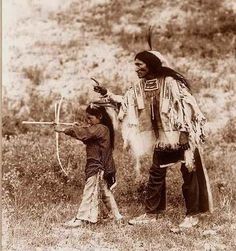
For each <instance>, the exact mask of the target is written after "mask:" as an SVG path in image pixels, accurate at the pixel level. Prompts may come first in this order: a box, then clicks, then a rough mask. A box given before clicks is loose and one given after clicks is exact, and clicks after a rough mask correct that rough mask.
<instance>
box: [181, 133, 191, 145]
mask: <svg viewBox="0 0 236 251" xmlns="http://www.w3.org/2000/svg"><path fill="white" fill-rule="evenodd" d="M188 136H189V133H188V132H180V135H179V144H180V145H185V144H187V143H188Z"/></svg>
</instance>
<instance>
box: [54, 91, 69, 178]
mask: <svg viewBox="0 0 236 251" xmlns="http://www.w3.org/2000/svg"><path fill="white" fill-rule="evenodd" d="M62 102H63V96H61V99H60V101H59V103H58V104H57V103H55V122H56V124H57V125H58V124H59V123H60V110H61V105H62ZM56 155H57V160H58V163H59V165H60V167H61V170H62V171H63V172H64V174H65V175H66V176H67V175H68V174H67V172H66V171H65V169H64V168H63V166H62V163H61V159H60V154H59V133H58V132H56Z"/></svg>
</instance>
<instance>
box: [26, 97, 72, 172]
mask: <svg viewBox="0 0 236 251" xmlns="http://www.w3.org/2000/svg"><path fill="white" fill-rule="evenodd" d="M62 102H63V96H61V99H60V101H59V102H56V103H55V121H22V124H34V125H55V124H56V125H65V126H70V125H74V123H65V122H62V123H60V110H61V106H62ZM56 156H57V160H58V163H59V165H60V167H61V170H62V171H63V173H64V174H65V175H66V176H67V175H68V174H67V172H66V171H65V169H64V168H63V165H62V162H61V159H60V154H59V133H58V132H56Z"/></svg>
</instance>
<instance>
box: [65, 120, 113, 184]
mask: <svg viewBox="0 0 236 251" xmlns="http://www.w3.org/2000/svg"><path fill="white" fill-rule="evenodd" d="M65 134H67V135H69V136H71V137H74V138H76V139H78V140H81V141H82V142H83V143H84V144H85V145H86V154H87V162H86V167H85V175H86V180H87V179H88V178H89V177H91V176H93V175H95V174H97V173H98V171H99V170H104V179H106V177H107V176H109V175H110V174H114V173H115V165H114V160H113V157H112V147H111V145H110V133H109V129H108V127H106V126H105V125H103V124H96V125H92V126H89V127H79V126H76V125H74V126H71V127H69V128H67V129H65Z"/></svg>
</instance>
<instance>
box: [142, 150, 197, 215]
mask: <svg viewBox="0 0 236 251" xmlns="http://www.w3.org/2000/svg"><path fill="white" fill-rule="evenodd" d="M169 154H170V155H171V154H172V153H169ZM167 155H168V153H167ZM159 157H160V156H158V152H157V151H155V152H154V155H153V164H152V166H151V168H150V171H149V181H148V184H147V193H146V199H145V208H146V212H147V213H158V212H160V211H162V210H165V209H166V171H167V168H166V167H164V168H161V167H160V164H159V161H158V159H160V158H159ZM181 172H182V176H183V181H184V183H183V186H182V191H183V196H184V200H185V205H186V209H187V212H186V214H187V215H191V214H196V213H198V211H199V185H198V179H197V174H196V172H194V171H193V172H189V171H188V169H187V168H186V167H185V164H183V163H182V165H181Z"/></svg>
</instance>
